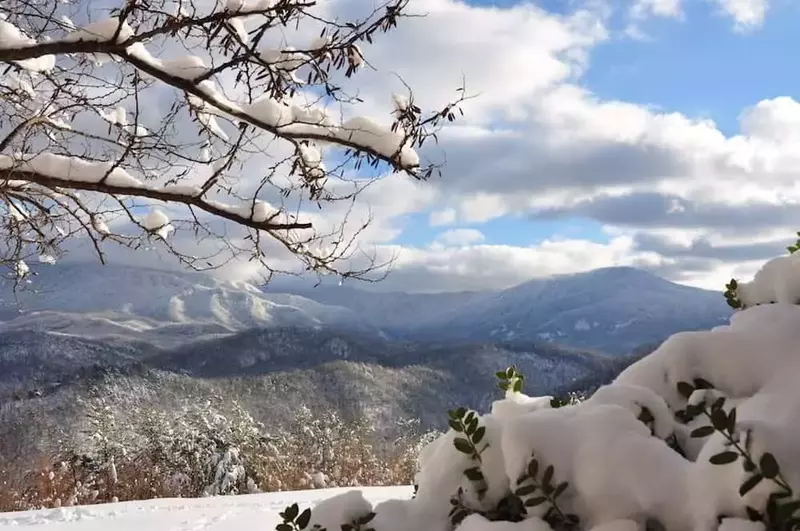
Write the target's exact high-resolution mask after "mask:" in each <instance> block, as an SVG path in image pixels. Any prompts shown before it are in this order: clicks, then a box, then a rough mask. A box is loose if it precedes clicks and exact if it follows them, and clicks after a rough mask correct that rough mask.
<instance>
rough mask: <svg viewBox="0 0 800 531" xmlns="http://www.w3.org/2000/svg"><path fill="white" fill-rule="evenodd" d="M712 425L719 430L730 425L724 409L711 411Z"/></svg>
mask: <svg viewBox="0 0 800 531" xmlns="http://www.w3.org/2000/svg"><path fill="white" fill-rule="evenodd" d="M711 425H712V426H714V428H716V429H717V430H718V431H724V430H725V429H726V428H727V427H728V415H726V414H725V411H724V410H722V409H717V410H715V411H712V412H711Z"/></svg>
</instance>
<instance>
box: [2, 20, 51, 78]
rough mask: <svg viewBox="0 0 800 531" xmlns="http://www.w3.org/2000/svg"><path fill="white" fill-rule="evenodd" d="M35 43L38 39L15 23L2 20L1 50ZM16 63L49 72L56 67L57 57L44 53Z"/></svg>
mask: <svg viewBox="0 0 800 531" xmlns="http://www.w3.org/2000/svg"><path fill="white" fill-rule="evenodd" d="M34 45H36V41H35V40H34V39H31V38H30V37H28V36H27V35H25V33H24V32H23V31H22V30H20V29H19V28H18V27H16V26H15V25H14V24H12V23H11V22H8V21H7V20H0V50H8V49H11V48H25V47H29V46H34ZM14 63H16V64H18V65H19V66H21V67H22V68H25V69H27V70H32V71H34V72H47V71H50V70H52V69H53V67H55V65H56V58H55V56H54V55H43V56H41V57H35V58H32V59H24V60H22V61H14Z"/></svg>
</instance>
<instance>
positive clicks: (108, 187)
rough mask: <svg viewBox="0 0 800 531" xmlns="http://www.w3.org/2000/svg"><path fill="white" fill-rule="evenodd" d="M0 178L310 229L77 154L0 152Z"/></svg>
mask: <svg viewBox="0 0 800 531" xmlns="http://www.w3.org/2000/svg"><path fill="white" fill-rule="evenodd" d="M0 178H2V179H5V180H6V181H7V182H8V183H9V184H10V185H12V186H13V184H14V183H16V184H17V185H18V186H19V185H21V184H22V185H24V183H33V184H38V185H41V186H44V187H47V188H50V189H53V190H57V189H59V188H68V189H73V190H87V191H94V192H103V193H106V194H111V195H135V196H138V197H147V198H149V199H155V200H158V201H162V202H164V203H181V204H184V205H191V206H194V207H197V208H198V209H200V210H202V211H204V212H207V213H209V214H213V215H215V216H219V217H221V218H225V219H227V220H230V221H233V222H235V223H238V224H240V225H244V226H247V227H251V228H254V229H258V230H265V231H271V230H289V229H308V228H311V223H281V222H276V221H274V220H277V219H280V218H281V214H282V213H281V212H280V211H279V210H276V209H272V210H271V211H270V209H269V207H268V206H267V205H266V204H265V203H261V202H260V203H258V206H259V208H257V209H251V208H250V206H249V205H242V206H238V207H237V206H231V205H226V204H224V203H220V202H218V201H210V200H206V199H204V198H203V193H202V190H201V189H200V188H199V187H191V186H180V185H172V186H164V187H160V188H156V187H153V186H147V185H145V184H144V183H143V182H142V181H140V180H138V179H136V178H135V177H133V176H131V175H130V174H129V173H128V172H127V171H125V170H124V169H122V168H118V167H114V165H113V164H111V163H108V162H90V161H86V160H83V159H80V158H78V157H65V156H63V155H53V154H49V153H42V154H38V155H35V156H33V157H23V158H22V160H14V159H13V158H11V157H7V156H3V155H0Z"/></svg>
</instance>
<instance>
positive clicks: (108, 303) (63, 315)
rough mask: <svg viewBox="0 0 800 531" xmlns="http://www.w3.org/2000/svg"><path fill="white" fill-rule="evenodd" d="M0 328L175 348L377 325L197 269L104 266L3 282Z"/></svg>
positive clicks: (369, 330)
mask: <svg viewBox="0 0 800 531" xmlns="http://www.w3.org/2000/svg"><path fill="white" fill-rule="evenodd" d="M0 301H2V311H0V319H3V322H2V323H0V333H2V332H9V331H15V330H32V329H33V330H48V331H59V332H61V333H64V334H71V335H75V336H80V337H92V338H127V339H131V340H138V341H147V342H150V343H153V344H155V345H158V346H161V347H167V348H168V347H173V346H176V345H179V344H183V343H186V342H190V341H195V340H198V339H202V338H206V337H216V336H220V335H226V334H231V333H234V332H237V331H241V330H247V329H250V328H261V327H273V328H280V327H285V326H304V327H308V328H315V327H323V328H325V327H329V328H335V329H337V330H344V331H353V332H359V333H364V334H370V335H380V330H378V329H376V328H374V327H373V326H370V325H369V324H367V323H366V322H365V321H364V320H362V319H361V318H360V317H359V316H358V315H357V314H355V313H354V312H353V311H352V310H349V309H347V308H342V307H336V306H331V305H325V304H320V303H319V302H316V301H313V300H310V299H306V298H304V297H301V296H298V295H294V294H289V293H265V292H263V291H261V290H260V289H259V288H257V287H256V286H254V285H252V284H249V283H245V282H226V281H221V280H217V279H214V278H212V277H210V276H208V275H203V274H199V273H184V272H167V271H158V270H152V269H144V268H133V267H125V266H103V265H100V264H67V265H56V266H49V267H47V266H43V267H39V268H37V270H36V275H35V276H33V278H32V280H31V281H30V284H28V285H26V286H25V289H23V290H21V291H19V292H18V293H16V294H15V293H13V292H12V290H11V286H9V285H3V286H0Z"/></svg>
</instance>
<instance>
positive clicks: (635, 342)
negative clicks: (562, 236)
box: [301, 267, 731, 353]
mask: <svg viewBox="0 0 800 531" xmlns="http://www.w3.org/2000/svg"><path fill="white" fill-rule="evenodd" d="M301 293H302V294H303V295H304V296H305V297H308V298H311V299H314V300H317V301H319V302H321V303H324V304H333V305H336V306H340V307H346V308H349V309H351V310H353V311H354V312H355V313H356V314H358V315H360V316H361V317H362V318H363V319H365V320H366V321H367V322H369V323H370V324H371V325H373V326H375V327H379V328H381V329H383V330H385V331H386V332H387V333H391V334H393V335H395V336H397V337H404V338H409V339H414V340H432V341H523V342H541V341H552V342H556V343H559V344H565V345H570V346H574V347H580V348H590V349H596V350H601V351H605V352H609V353H625V352H630V351H632V350H633V349H635V348H637V347H638V346H640V345H642V344H648V343H654V342H659V341H661V340H663V339H664V338H666V337H667V336H669V335H671V334H673V333H675V332H679V331H682V330H699V329H705V328H710V327H713V326H717V325H719V324H722V323H725V322H727V320H728V318H729V317H730V315H731V311H730V309H729V308H728V306H727V305H726V303H725V300H724V299H723V297H722V295H721V294H720V293H718V292H714V291H708V290H701V289H697V288H692V287H688V286H683V285H680V284H675V283H672V282H669V281H667V280H665V279H663V278H661V277H658V276H655V275H653V274H650V273H647V272H645V271H642V270H639V269H634V268H630V267H613V268H604V269H598V270H595V271H590V272H587V273H578V274H573V275H563V276H556V277H552V278H549V279H542V280H533V281H530V282H527V283H525V284H521V285H519V286H515V287H512V288H509V289H506V290H503V291H499V292H483V293H481V292H477V293H476V292H467V293H449V294H441V295H439V294H386V293H367V292H363V291H359V290H356V289H352V288H350V289H341V288H340V289H339V291H337V289H336V288H331V287H322V288H316V289H307V290H305V291H302V292H301Z"/></svg>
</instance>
